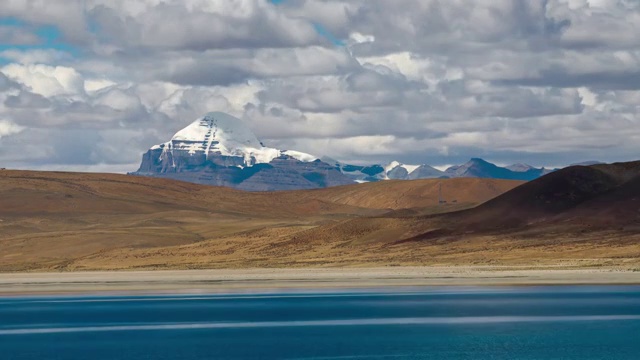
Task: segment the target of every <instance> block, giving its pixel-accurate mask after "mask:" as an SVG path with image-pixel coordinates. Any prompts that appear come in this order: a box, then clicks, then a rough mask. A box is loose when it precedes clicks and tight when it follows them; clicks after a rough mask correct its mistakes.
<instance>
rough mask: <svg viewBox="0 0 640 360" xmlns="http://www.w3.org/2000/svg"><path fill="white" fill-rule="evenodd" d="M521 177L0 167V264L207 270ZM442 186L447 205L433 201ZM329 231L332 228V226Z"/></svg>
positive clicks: (509, 184)
mask: <svg viewBox="0 0 640 360" xmlns="http://www.w3.org/2000/svg"><path fill="white" fill-rule="evenodd" d="M519 184H520V182H515V181H503V180H490V179H451V180H416V181H397V182H394V181H389V182H380V183H369V184H360V185H350V186H344V187H336V188H329V189H320V190H308V191H293V192H278V193H249V192H242V191H237V190H232V189H228V188H220V187H208V186H201V185H196V184H190V183H183V182H178V181H172V180H165V179H154V178H146V177H134V176H125V175H114V174H83V173H62V172H31V171H9V170H3V171H0V199H1V200H0V201H1V203H0V260H1V261H0V270H25V269H73V268H98V267H102V268H131V267H137V266H140V267H164V266H188V264H189V263H193V262H194V261H195V262H196V263H198V264H200V265H198V266H208V267H210V266H214V264H212V263H211V262H212V261H214V260H215V256H213V254H214V253H216V252H219V253H221V254H226V255H225V256H228V257H229V259H231V260H233V261H236V262H237V263H238V264H244V265H238V266H248V265H250V264H254V265H255V264H257V262H256V261H255V259H254V260H251V256H250V257H248V258H243V257H242V255H238V254H236V255H234V253H233V252H229V250H228V248H230V247H233V248H238V249H240V248H242V249H243V250H242V251H245V250H246V251H249V252H251V249H252V248H256V247H258V248H260V247H261V246H263V245H264V246H271V248H277V247H278V246H274V244H275V243H277V241H272V240H274V239H275V240H278V239H281V238H282V239H285V238H286V239H287V241H290V240H291V237H292V236H295V235H292V234H298V233H301V234H300V236H302V235H304V234H308V236H311V237H313V236H314V235H313V231H314V229H317V231H320V232H323V231H324V232H325V233H326V232H327V231H328V234H330V236H328V237H327V236H325V237H321V238H320V239H324V240H331V239H333V237H335V235H336V234H337V235H338V236H342V235H340V234H343V233H341V232H340V231H346V232H347V233H349V232H355V233H359V232H360V231H361V229H360V228H359V227H358V226H356V227H353V228H350V225H348V221H349V219H354V218H361V217H365V218H363V220H362V224H365V223H369V222H371V223H376V224H375V226H373V228H378V229H381V227H384V226H385V225H384V224H385V220H383V219H381V218H379V217H378V218H369V217H370V216H380V215H382V214H384V213H386V212H387V211H389V210H402V209H414V210H411V211H412V213H438V212H446V211H450V210H458V209H462V208H468V207H472V206H475V205H477V204H478V203H481V202H483V201H486V200H488V199H490V198H493V197H495V196H497V195H499V194H501V193H503V192H505V191H507V190H510V189H512V188H514V187H515V186H517V185H519ZM440 188H442V192H443V194H444V195H445V197H447V198H448V199H449V200H450V202H451V203H450V204H448V205H439V204H438V197H439V193H440ZM453 200H455V201H456V202H455V203H453ZM345 222H346V223H345ZM345 227H346V228H345ZM395 227H397V226H396V225H393V224H390V225H389V228H388V229H385V231H387V234H388V235H387V237H385V239H387V238H388V239H394V240H395V238H394V237H393V236H392V235H393V234H394V231H395V230H393V229H394V228H395ZM331 229H337V230H336V232H333V233H332V231H333V230H331ZM340 229H343V230H340ZM365 232H366V231H365ZM395 233H398V232H397V231H396V232H395ZM345 236H347V235H345ZM372 236H373V238H375V237H376V235H375V234H373V235H372ZM389 236H391V237H389ZM222 239H224V241H222ZM237 239H240V240H238V241H236V240H237ZM242 239H245V240H247V239H248V240H247V241H244V240H242ZM313 240H314V241H315V240H316V239H315V238H314V239H313ZM290 243H291V244H294V243H295V241H293V242H290ZM312 243H313V242H309V244H307V245H305V246H307V247H308V246H309V245H310V244H312ZM203 244H204V245H206V244H213V245H214V246H213V248H209V247H207V246H204V247H203ZM221 244H222V245H221ZM224 244H227V245H224ZM182 246H186V247H189V246H194V247H201V248H204V249H205V250H206V251H205V253H204V254H200V255H199V256H200V258H197V257H196V258H193V257H192V258H187V259H177V260H176V259H174V260H176V261H174V262H171V261H170V259H168V258H167V257H166V256H165V255H162V254H163V252H166V251H173V250H171V249H173V248H175V247H182ZM220 246H222V247H223V248H222V249H221V248H219V247H220ZM282 249H287V247H286V246H284V247H283V248H282ZM274 251H275V250H274ZM274 251H271V253H274ZM135 252H147V254H146V255H144V256H145V258H146V259H148V260H149V261H146V262H136V261H129V260H125V261H122V259H117V258H114V257H112V255H113V254H116V253H118V254H131V253H135ZM275 252H276V253H281V251H280V250H278V251H275ZM295 252H297V253H300V252H299V251H295ZM240 253H241V252H240ZM266 254H270V252H268V251H267V252H265V251H262V252H261V253H260V254H259V256H260V257H261V258H262V259H263V260H261V261H263V262H264V263H265V264H264V265H277V263H278V261H277V260H278V259H277V256H276V255H274V256H275V257H276V258H273V259H272V262H271V263H270V261H271V260H270V258H269V257H267V258H265V256H266ZM257 256H258V255H257ZM319 256H320V257H321V256H322V255H319ZM92 259H93V260H92ZM97 259H101V260H99V261H98V260H97ZM233 261H232V262H233ZM98 263H100V264H102V265H100V266H98Z"/></svg>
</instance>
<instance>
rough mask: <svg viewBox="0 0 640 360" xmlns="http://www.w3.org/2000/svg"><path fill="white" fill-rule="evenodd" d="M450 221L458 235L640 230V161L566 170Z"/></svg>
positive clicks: (573, 167)
mask: <svg viewBox="0 0 640 360" xmlns="http://www.w3.org/2000/svg"><path fill="white" fill-rule="evenodd" d="M444 218H445V219H447V220H449V221H450V222H451V223H452V226H450V227H451V228H455V229H456V230H457V231H460V230H461V229H464V230H465V231H469V230H477V231H490V230H504V231H520V230H524V229H527V228H531V227H536V228H537V229H542V228H544V227H548V226H556V225H558V224H561V225H562V226H563V227H564V228H566V229H567V230H569V228H571V227H584V230H598V229H619V228H621V227H622V228H624V227H625V226H630V227H637V226H638V225H640V161H637V162H630V163H615V164H610V165H606V164H602V165H594V166H572V167H569V168H565V169H562V170H559V171H556V172H554V173H551V174H548V175H546V176H544V177H542V178H539V179H537V180H534V181H531V182H529V183H526V184H524V185H522V186H519V187H518V188H516V189H513V190H511V191H509V192H506V193H504V194H502V195H501V196H498V197H496V198H495V199H492V200H490V201H488V202H486V203H484V204H482V205H481V206H478V207H477V208H475V209H471V210H467V211H463V212H460V213H456V214H451V215H450V216H448V217H444ZM453 224H455V225H453ZM571 230H574V229H573V228H571Z"/></svg>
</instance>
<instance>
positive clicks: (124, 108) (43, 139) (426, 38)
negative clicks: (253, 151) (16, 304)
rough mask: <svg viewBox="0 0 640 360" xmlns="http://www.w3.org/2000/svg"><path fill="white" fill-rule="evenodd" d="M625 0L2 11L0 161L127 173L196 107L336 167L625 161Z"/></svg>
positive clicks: (632, 31) (23, 0)
mask: <svg viewBox="0 0 640 360" xmlns="http://www.w3.org/2000/svg"><path fill="white" fill-rule="evenodd" d="M638 4H639V3H638V2H637V1H632V0H546V1H520V0H486V1H485V0H480V1H472V0H447V1H442V0H440V1H437V0H398V1H386V0H348V1H347V0H343V1H340V0H335V1H311V0H306V1H305V0H299V1H298V0H296V1H293V0H290V1H286V0H285V1H279V2H277V4H274V3H272V2H269V1H266V0H229V1H213V2H212V1H205V0H169V1H159V0H137V1H124V0H116V1H114V0H86V1H81V0H50V1H41V0H7V1H3V2H2V3H0V14H3V16H5V17H4V18H0V43H2V44H4V45H2V46H0V166H2V167H19V168H34V169H40V168H46V169H71V170H87V171H99V170H105V171H122V172H124V171H133V170H135V168H136V166H137V163H138V162H139V160H140V156H141V154H142V153H143V152H144V151H145V150H146V149H147V148H149V147H150V146H151V145H154V144H156V143H160V142H162V141H165V140H166V139H167V138H169V137H170V136H171V135H172V134H173V133H175V132H176V131H177V130H179V129H180V128H182V127H184V126H185V125H187V124H188V123H190V122H191V121H193V120H194V119H195V118H197V117H199V116H201V115H202V114H204V113H206V112H208V111H214V110H215V111H225V112H229V113H231V114H233V115H236V116H238V117H240V118H242V119H243V120H244V121H246V122H247V123H248V124H249V125H250V126H251V127H252V128H253V129H254V131H255V132H256V133H257V134H258V136H259V137H261V138H262V139H263V140H264V142H265V143H267V144H269V145H271V146H277V147H281V148H292V149H293V148H294V149H297V150H301V151H306V152H310V153H314V154H317V155H328V156H330V157H333V158H337V159H340V160H344V161H350V162H360V163H365V162H372V161H391V160H400V161H403V162H407V163H430V164H433V165H444V164H453V163H459V162H461V161H465V160H466V159H468V158H469V157H476V156H481V157H485V158H488V159H489V160H493V161H496V162H498V163H502V164H508V163H514V162H528V163H531V164H533V165H551V166H557V165H565V164H568V163H572V162H578V161H583V160H589V159H596V160H603V161H616V160H630V159H636V158H640V119H639V117H638V110H639V108H638V106H639V104H640V5H638Z"/></svg>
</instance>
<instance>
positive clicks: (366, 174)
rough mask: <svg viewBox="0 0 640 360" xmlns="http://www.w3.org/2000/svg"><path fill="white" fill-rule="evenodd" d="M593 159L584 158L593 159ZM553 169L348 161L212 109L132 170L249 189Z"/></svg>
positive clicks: (511, 175) (533, 174) (527, 174)
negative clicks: (274, 141)
mask: <svg viewBox="0 0 640 360" xmlns="http://www.w3.org/2000/svg"><path fill="white" fill-rule="evenodd" d="M592 163H595V162H589V164H592ZM554 170H557V169H553V170H551V169H545V168H535V167H532V166H530V165H526V164H514V165H510V166H507V167H500V166H497V165H495V164H492V163H490V162H488V161H485V160H483V159H479V158H473V159H471V160H469V161H468V162H466V163H464V164H462V165H456V166H451V167H449V168H448V169H446V170H445V171H441V170H438V169H436V168H434V167H432V166H430V165H427V164H420V165H408V164H402V163H400V162H397V161H393V162H391V163H389V164H386V165H383V164H377V165H353V164H345V163H341V162H339V161H336V160H334V159H331V158H328V157H324V158H318V157H316V156H313V155H310V154H306V153H303V152H299V151H294V150H280V149H275V148H270V147H267V146H265V145H264V144H263V143H262V142H261V141H260V140H258V138H257V137H256V136H255V135H254V134H253V132H251V130H250V129H249V128H248V127H247V126H246V125H245V124H244V123H243V122H242V121H241V120H240V119H237V118H235V117H233V116H231V115H229V114H225V113H222V112H211V113H208V114H206V115H205V116H203V117H202V118H199V119H197V120H196V121H194V122H193V123H191V124H190V125H188V126H187V127H185V128H184V129H182V130H180V131H179V132H177V133H176V134H175V135H174V136H173V137H172V138H171V139H170V140H169V141H167V142H166V143H163V144H159V145H155V146H153V147H152V148H151V149H149V151H147V152H146V153H145V154H144V155H143V158H142V163H141V165H140V168H139V169H138V171H136V172H134V173H131V174H132V175H140V176H152V177H164V178H171V179H176V180H183V181H188V182H193V183H198V184H206V185H218V186H228V187H233V188H238V189H242V190H250V191H273V190H297V189H314V188H324V187H330V186H338V185H347V184H352V183H361V182H373V181H382V180H416V179H430V178H461V177H472V178H489V179H508V180H525V181H529V180H534V179H537V178H539V177H540V176H542V175H545V174H548V173H549V172H552V171H554Z"/></svg>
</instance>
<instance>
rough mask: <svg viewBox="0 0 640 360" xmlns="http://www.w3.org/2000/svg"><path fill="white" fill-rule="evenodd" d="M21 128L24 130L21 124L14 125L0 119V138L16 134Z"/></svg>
mask: <svg viewBox="0 0 640 360" xmlns="http://www.w3.org/2000/svg"><path fill="white" fill-rule="evenodd" d="M22 130H24V128H23V127H22V126H19V125H16V124H14V123H12V122H10V121H7V120H0V138H2V137H3V136H9V135H13V134H17V133H19V132H21V131H22Z"/></svg>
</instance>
